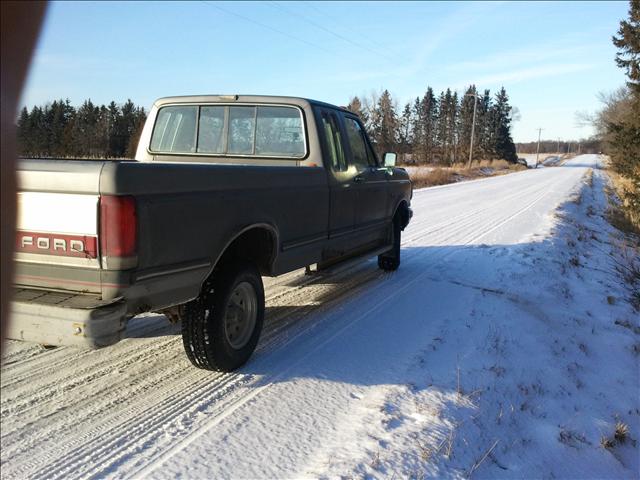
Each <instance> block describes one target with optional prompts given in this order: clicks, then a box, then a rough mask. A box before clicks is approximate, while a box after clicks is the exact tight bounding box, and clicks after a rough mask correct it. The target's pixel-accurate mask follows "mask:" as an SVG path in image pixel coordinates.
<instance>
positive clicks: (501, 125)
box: [491, 87, 518, 162]
mask: <svg viewBox="0 0 640 480" xmlns="http://www.w3.org/2000/svg"><path fill="white" fill-rule="evenodd" d="M491 126H492V130H493V131H492V135H493V139H492V144H493V145H492V147H493V148H492V150H493V152H494V153H495V155H496V157H498V158H501V159H504V160H507V161H509V162H515V161H516V160H517V159H518V156H517V155H516V146H515V144H514V143H513V139H512V138H511V105H509V97H508V96H507V92H506V90H505V89H504V87H502V88H501V89H500V91H499V92H498V93H497V94H496V98H495V102H494V104H493V106H492V109H491Z"/></svg>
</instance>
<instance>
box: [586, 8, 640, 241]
mask: <svg viewBox="0 0 640 480" xmlns="http://www.w3.org/2000/svg"><path fill="white" fill-rule="evenodd" d="M613 44H614V45H615V46H616V47H617V49H618V52H617V53H616V58H615V61H616V64H617V65H618V67H620V68H622V69H624V71H625V73H626V76H627V79H628V80H627V84H626V85H625V86H624V87H621V88H619V89H618V90H616V91H614V92H612V93H608V94H607V93H603V94H600V100H601V102H602V104H603V107H602V109H601V110H600V111H599V112H597V113H596V114H595V115H594V116H593V118H592V121H593V123H594V126H595V129H596V136H597V138H598V139H600V140H601V141H602V144H603V146H604V150H605V153H607V154H608V155H609V158H610V160H611V163H610V165H611V168H612V169H613V170H614V171H615V172H616V173H618V174H619V175H621V176H622V177H623V178H625V179H627V181H626V182H624V186H623V188H621V189H620V190H619V191H618V193H619V194H620V197H621V200H622V203H623V206H624V207H625V210H626V213H627V216H628V217H629V218H630V219H631V221H632V222H633V223H634V224H635V225H636V228H638V229H640V0H631V1H630V2H629V17H628V19H626V20H622V21H621V22H620V27H619V29H618V32H617V35H614V36H613Z"/></svg>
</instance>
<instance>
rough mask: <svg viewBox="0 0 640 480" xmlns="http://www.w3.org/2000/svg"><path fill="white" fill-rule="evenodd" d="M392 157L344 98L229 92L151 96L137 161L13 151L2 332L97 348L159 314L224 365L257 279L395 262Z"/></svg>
mask: <svg viewBox="0 0 640 480" xmlns="http://www.w3.org/2000/svg"><path fill="white" fill-rule="evenodd" d="M395 158H396V157H395V154H393V153H387V154H385V156H384V160H381V159H379V158H378V156H377V155H376V153H375V152H374V150H373V148H372V147H371V142H370V140H369V138H368V137H367V134H366V132H365V129H364V127H363V124H362V122H361V121H360V119H359V118H358V117H357V116H355V115H354V114H352V113H351V112H349V111H348V110H345V109H343V108H339V107H335V106H333V105H329V104H326V103H322V102H317V101H313V100H307V99H302V98H292V97H268V96H237V95H233V96H190V97H170V98H163V99H160V100H158V101H156V102H155V104H154V105H153V108H152V109H151V112H150V114H149V117H148V119H147V123H146V124H145V127H144V130H143V132H142V136H141V139H140V143H139V146H138V150H137V154H136V161H110V160H98V161H96V160H56V159H46V160H34V159H31V160H24V161H22V162H21V163H20V166H19V172H18V173H19V179H20V193H19V206H20V215H19V219H18V231H17V238H16V251H17V253H16V270H17V271H16V277H15V278H16V281H15V283H16V285H15V287H16V291H15V296H14V299H15V301H14V302H13V304H12V322H11V325H10V329H9V333H8V337H9V338H14V339H22V340H30V341H35V342H41V343H45V344H54V345H68V344H70V345H84V346H92V347H100V346H105V345H110V344H113V343H115V342H117V341H118V340H119V339H120V338H121V335H122V332H123V331H124V329H125V327H126V322H127V320H128V319H129V318H131V317H133V316H134V315H137V314H140V313H143V312H149V311H159V312H163V313H166V314H167V316H168V317H169V318H170V319H174V320H181V321H182V338H183V341H184V348H185V351H186V353H187V356H188V357H189V359H190V360H191V362H192V363H193V364H194V365H195V366H197V367H200V368H204V369H211V370H224V371H228V370H233V369H235V368H237V367H239V366H241V365H242V364H244V363H245V362H246V361H247V360H248V359H249V357H250V355H251V354H252V352H253V351H254V349H255V347H256V345H257V343H258V338H259V336H260V331H261V329H262V323H263V318H264V290H263V285H262V279H261V276H263V275H267V276H276V275H280V274H283V273H285V272H289V271H292V270H294V269H298V268H301V267H305V266H308V265H312V264H317V267H318V269H319V270H322V269H326V268H329V267H331V266H333V265H335V264H337V263H340V262H342V261H344V260H346V259H351V258H353V257H356V256H364V257H369V256H374V255H377V256H378V265H379V267H380V268H381V269H384V270H395V269H397V268H398V266H399V265H400V235H401V231H402V230H403V229H404V228H405V227H406V226H407V224H408V223H409V220H410V219H411V216H412V211H411V208H410V202H411V196H412V187H411V182H410V180H409V176H408V174H407V172H406V171H405V170H403V169H400V168H396V167H395Z"/></svg>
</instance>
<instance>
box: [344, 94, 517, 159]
mask: <svg viewBox="0 0 640 480" xmlns="http://www.w3.org/2000/svg"><path fill="white" fill-rule="evenodd" d="M474 102H477V105H476V121H475V130H474V132H473V138H474V147H473V159H474V160H480V159H504V160H508V161H512V162H513V161H516V160H517V156H516V148H515V145H514V143H513V139H512V138H511V122H512V121H513V119H514V116H515V113H516V112H514V109H513V107H512V106H511V105H510V104H509V97H508V95H507V92H506V90H505V89H504V88H501V89H500V91H499V92H497V93H496V94H495V96H491V92H490V91H489V90H484V91H483V92H482V93H478V91H477V89H476V86H475V85H471V86H470V87H469V88H467V90H466V91H465V92H464V94H463V95H461V96H458V93H457V92H455V91H452V90H451V89H450V88H447V89H446V91H442V92H441V93H440V94H439V95H438V96H437V97H436V95H435V93H434V91H433V89H432V88H431V87H427V90H426V92H425V93H424V95H423V96H422V97H417V98H416V99H415V100H413V101H411V102H408V103H406V104H405V105H404V107H403V108H401V109H399V108H398V105H397V102H396V101H394V99H393V98H392V96H391V94H390V93H389V91H388V90H384V91H383V92H382V94H380V95H379V96H378V95H376V94H372V95H371V96H370V97H369V98H365V99H361V98H359V97H358V96H355V97H353V98H352V99H351V101H350V102H349V105H348V106H347V108H348V109H349V110H351V111H352V112H354V113H356V114H357V115H359V116H360V118H361V119H362V120H363V122H364V123H365V126H366V128H367V131H368V132H369V134H370V135H371V137H372V141H373V142H374V144H375V147H376V149H377V150H378V153H381V154H382V153H384V152H389V151H395V152H397V153H399V154H400V159H401V161H402V162H405V163H429V164H441V165H452V164H454V163H456V162H466V161H467V160H468V158H469V148H470V144H471V130H472V124H473V109H474Z"/></svg>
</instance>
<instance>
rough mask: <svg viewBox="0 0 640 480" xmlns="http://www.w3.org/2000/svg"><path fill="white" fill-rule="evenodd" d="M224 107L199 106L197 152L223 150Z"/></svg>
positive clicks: (221, 151) (220, 151)
mask: <svg viewBox="0 0 640 480" xmlns="http://www.w3.org/2000/svg"><path fill="white" fill-rule="evenodd" d="M224 109H225V107H200V121H199V123H198V152H202V153H223V152H224Z"/></svg>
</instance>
